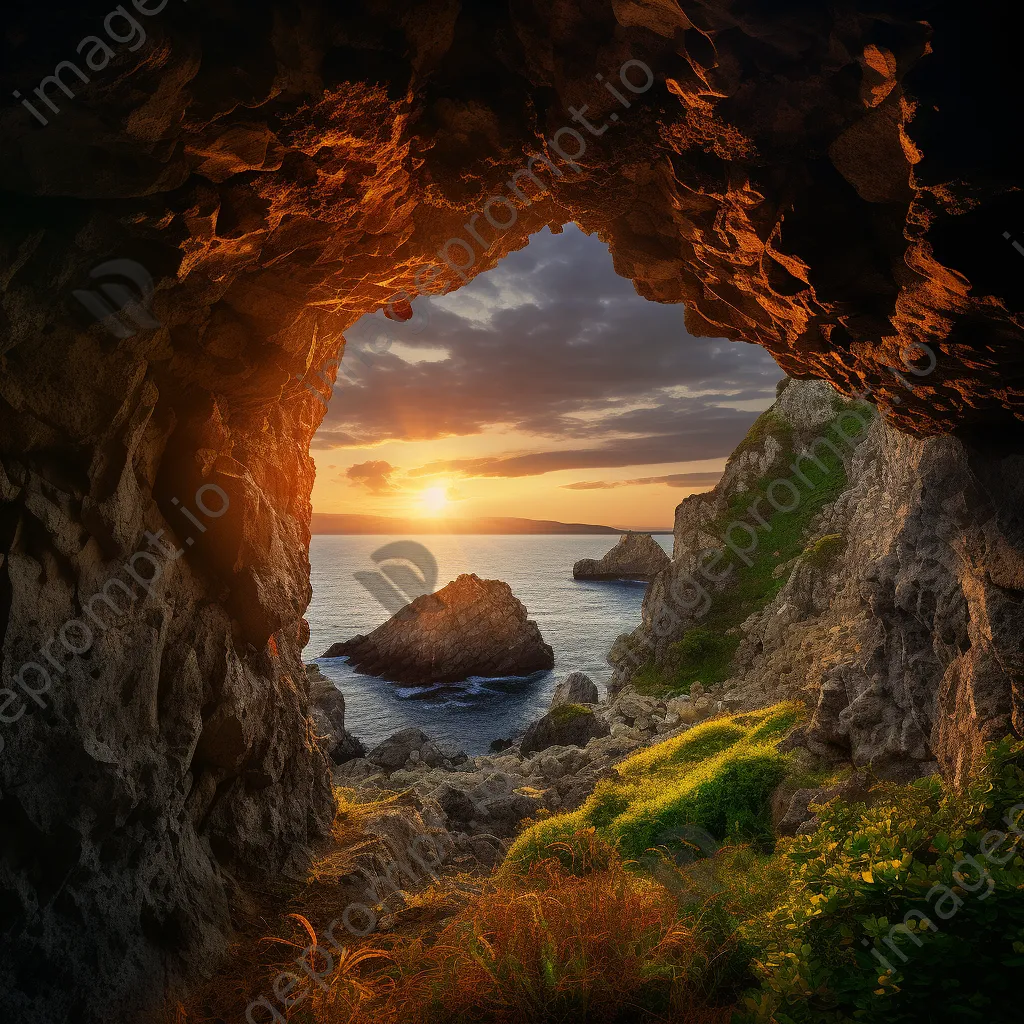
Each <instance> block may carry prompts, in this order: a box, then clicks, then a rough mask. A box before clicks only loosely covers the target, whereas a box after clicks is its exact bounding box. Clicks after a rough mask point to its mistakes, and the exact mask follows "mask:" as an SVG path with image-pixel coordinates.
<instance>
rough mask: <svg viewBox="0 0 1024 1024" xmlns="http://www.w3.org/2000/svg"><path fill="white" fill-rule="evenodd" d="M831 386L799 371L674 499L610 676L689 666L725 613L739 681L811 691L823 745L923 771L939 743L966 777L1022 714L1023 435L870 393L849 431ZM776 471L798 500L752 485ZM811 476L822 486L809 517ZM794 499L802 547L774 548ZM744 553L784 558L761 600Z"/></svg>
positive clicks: (769, 689) (770, 698)
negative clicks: (662, 559) (963, 429)
mask: <svg viewBox="0 0 1024 1024" xmlns="http://www.w3.org/2000/svg"><path fill="white" fill-rule="evenodd" d="M836 397H837V396H836V395H835V393H834V392H832V391H831V389H830V388H829V387H828V386H827V385H825V384H821V383H810V382H808V383H799V382H797V383H792V384H790V385H789V387H787V388H786V390H785V391H784V392H783V394H782V397H781V398H780V400H779V401H778V402H777V403H776V405H775V406H774V407H773V409H772V410H771V412H770V413H769V414H766V416H765V417H764V418H762V420H761V421H759V424H760V426H759V427H756V428H755V430H754V431H752V434H751V435H750V436H749V437H748V439H747V441H745V442H744V444H743V445H741V446H740V448H739V449H738V450H737V452H736V453H734V455H733V457H732V459H731V460H730V462H729V465H728V466H727V468H726V472H725V475H724V476H723V479H722V482H721V483H720V484H719V485H718V487H716V488H715V490H714V491H713V492H712V493H711V494H710V495H706V496H705V495H698V496H695V497H691V498H687V499H686V500H685V501H684V502H683V503H682V504H681V505H680V506H679V509H678V510H677V515H676V537H675V552H674V553H675V559H674V561H673V565H672V568H671V569H670V570H668V571H667V572H666V573H664V574H662V576H660V577H659V578H658V580H656V581H655V583H654V584H652V586H651V587H650V588H649V590H648V593H647V595H646V596H645V600H644V605H643V613H642V616H643V622H642V625H641V626H640V628H639V629H638V630H636V631H635V632H634V633H633V634H632V635H631V636H629V637H623V638H620V640H619V641H618V642H617V643H616V646H615V648H614V649H613V654H612V657H613V659H614V660H615V661H616V662H617V664H618V667H617V669H616V677H615V679H614V680H613V682H614V683H616V684H621V683H622V682H623V681H625V680H627V679H629V678H632V677H633V676H634V675H635V674H636V673H637V671H638V666H639V665H640V664H641V663H644V664H646V665H647V666H649V667H653V668H654V669H655V670H658V671H661V672H662V673H664V675H665V677H666V678H672V677H680V673H682V674H683V675H684V676H685V671H686V664H685V661H686V657H685V656H684V654H683V653H682V650H681V641H683V640H684V638H687V637H691V638H692V637H694V636H695V635H697V634H696V633H695V631H697V630H701V629H702V628H704V627H705V625H706V623H708V622H712V623H714V624H716V629H718V628H721V627H722V626H723V625H724V623H725V622H727V621H728V619H727V618H725V617H724V616H726V614H727V613H729V614H732V615H733V616H734V618H735V622H736V625H735V626H733V627H730V629H729V630H728V631H725V632H729V633H731V649H732V651H733V653H732V655H731V658H729V659H728V661H729V669H728V676H729V679H728V682H727V683H726V686H727V687H728V688H729V690H730V691H731V694H732V695H733V696H735V697H738V698H740V699H741V700H742V701H743V702H745V703H746V704H749V705H759V704H766V703H774V702H776V701H778V700H779V699H781V698H783V697H798V698H800V699H803V700H805V701H806V702H807V703H808V704H809V705H810V707H811V708H812V709H813V717H812V719H811V722H810V724H809V725H808V727H807V728H806V729H805V730H803V731H802V732H801V734H800V735H801V737H802V742H803V743H804V744H805V745H806V746H807V747H808V748H809V749H810V750H812V751H814V752H816V753H819V754H828V753H830V752H831V753H833V754H837V753H838V754H840V755H841V756H845V757H849V758H850V759H851V760H852V761H853V762H854V763H855V764H868V763H871V764H873V765H875V766H879V765H885V764H887V763H894V764H900V763H902V764H904V765H908V766H910V767H913V766H914V765H916V766H917V768H916V769H915V770H919V771H927V770H929V766H930V765H931V764H932V763H933V762H934V761H936V760H937V761H938V762H939V763H940V765H941V768H942V771H943V772H944V773H945V774H947V775H949V776H950V777H953V778H959V776H960V775H961V774H962V773H963V772H964V771H965V770H967V769H968V768H969V766H970V765H971V763H972V762H973V760H974V759H975V758H976V756H977V755H978V753H979V752H980V750H981V748H982V746H983V745H984V743H985V742H986V741H989V740H994V739H997V738H1000V737H1002V736H1003V735H1006V734H1008V733H1016V734H1018V735H1020V734H1021V733H1022V732H1024V646H1022V637H1024V634H1022V632H1021V629H1020V626H1019V624H1020V621H1021V616H1022V614H1024V517H1022V512H1021V509H1022V507H1024V503H1022V499H1024V483H1022V481H1024V453H1021V452H1020V451H1019V450H1013V449H1011V450H1002V451H1000V450H998V449H989V450H983V449H979V448H978V447H977V446H976V445H974V444H972V443H970V442H969V441H968V440H966V439H965V440H959V439H955V438H950V437H943V438H930V439H925V440H920V439H914V438H910V437H908V436H906V435H905V434H901V433H899V432H897V431H896V430H895V429H893V427H892V426H890V425H889V424H887V423H885V422H884V421H883V420H881V419H880V418H879V417H877V416H876V415H875V414H874V410H873V409H872V408H871V407H868V406H862V407H857V408H854V407H850V408H849V409H848V410H847V412H848V414H849V415H848V416H847V417H846V418H845V423H846V428H845V429H846V431H847V432H848V433H850V434H853V432H854V421H855V419H856V418H860V420H861V422H862V436H861V438H859V439H857V438H854V439H853V440H851V442H850V443H849V444H844V442H843V441H842V435H843V429H841V428H842V423H843V420H841V419H837V412H836V405H835V402H836ZM839 415H842V414H839ZM826 441H827V442H828V443H829V444H831V445H833V447H834V449H835V451H836V452H838V453H840V454H842V456H843V459H844V466H843V468H842V470H841V471H837V472H836V473H835V474H832V475H831V476H830V475H829V474H824V473H822V472H820V470H819V469H818V468H816V467H815V465H814V463H813V461H812V458H811V455H813V456H814V457H816V458H823V459H824V458H832V459H833V463H835V462H836V456H835V455H834V454H833V453H832V452H830V450H829V449H828V447H827V445H826V443H825V442H826ZM801 474H802V475H803V479H801ZM765 479H768V480H780V481H789V484H792V488H790V486H789V484H787V485H786V486H785V487H783V486H778V487H776V488H775V493H774V495H773V496H774V497H776V498H777V499H779V503H780V504H781V505H782V506H783V508H786V507H789V506H790V505H791V504H792V505H793V508H792V511H791V512H781V511H776V510H774V509H773V508H772V507H770V506H769V504H768V502H766V501H765V500H764V499H763V497H760V496H761V495H763V494H764V481H765ZM830 479H831V481H832V483H831V484H830V483H829V480H830ZM804 480H806V481H807V483H813V484H814V487H813V488H811V487H808V486H807V485H806V484H805V483H804ZM830 487H831V490H829V488H830ZM816 491H817V492H818V494H819V495H820V494H826V495H827V496H828V498H829V500H828V501H827V502H825V503H824V504H822V505H820V507H819V508H817V510H816V511H815V514H814V515H813V516H811V517H807V507H808V506H807V505H806V504H805V503H808V502H813V500H814V498H813V496H814V494H815V492H816ZM797 498H799V500H797ZM757 501H760V504H759V505H755V502H757ZM725 510H728V516H727V517H725V516H723V511H725ZM737 510H740V511H739V512H737ZM744 510H746V511H744ZM751 510H752V511H751ZM758 515H763V516H764V520H763V521H764V525H763V526H762V525H761V524H760V523H759V522H758V518H757V516H758ZM789 516H793V517H801V516H804V518H805V519H806V523H805V526H804V527H803V528H802V529H801V530H800V532H799V534H798V536H799V544H798V547H799V549H800V550H799V551H798V552H797V554H796V556H795V557H787V556H786V555H785V554H780V552H779V551H778V550H777V549H775V544H777V543H780V541H779V540H777V538H784V537H785V535H786V532H787V531H788V530H790V529H791V526H792V524H793V522H794V521H795V522H800V521H802V520H800V519H799V518H798V519H796V520H792V519H789V518H787V517H789ZM733 523H736V524H740V523H744V524H746V526H743V527H740V526H734V527H732V528H731V530H730V524H733ZM729 540H731V541H733V546H732V547H729V545H728V543H727V542H728V541H729ZM716 552H717V554H716ZM702 553H703V554H702ZM744 558H746V559H748V560H749V561H750V562H751V563H752V566H754V567H755V570H756V571H757V572H758V573H760V574H762V576H763V574H764V573H765V572H767V571H768V569H770V568H771V565H774V570H773V571H772V573H771V575H772V576H773V577H774V579H775V580H776V581H777V583H776V584H775V587H774V591H775V592H772V591H771V590H769V591H768V592H766V595H765V600H764V601H763V602H762V603H761V604H759V605H757V604H755V605H754V606H750V605H745V604H744V603H743V602H742V600H740V598H741V597H742V592H740V591H739V590H738V587H739V585H740V582H741V581H742V580H743V579H746V580H748V581H749V580H750V578H751V577H750V574H749V572H748V574H747V575H746V576H744V572H745V563H744V561H743V559H744ZM765 560H767V562H768V564H767V565H766V564H765ZM730 566H731V569H730ZM744 586H747V587H749V586H750V584H749V582H748V583H746V584H744ZM720 639H722V640H723V641H729V640H730V637H728V636H724V635H723V636H722V637H720ZM682 646H683V647H685V645H682ZM691 649H692V645H691ZM680 659H682V662H681V660H680Z"/></svg>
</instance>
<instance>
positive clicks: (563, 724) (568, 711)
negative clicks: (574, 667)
mask: <svg viewBox="0 0 1024 1024" xmlns="http://www.w3.org/2000/svg"><path fill="white" fill-rule="evenodd" d="M608 733H609V727H608V725H607V723H606V722H605V721H604V720H603V719H602V718H600V717H599V716H598V715H597V714H595V713H594V711H593V710H592V709H591V708H589V707H587V706H585V705H583V704H560V705H559V706H558V707H556V708H554V709H553V710H551V711H549V712H548V713H547V714H546V715H545V716H544V717H543V718H541V719H540V720H539V721H537V722H534V723H533V725H531V726H530V728H529V729H527V730H526V735H525V736H524V737H523V739H522V742H521V743H520V745H519V749H520V750H521V751H522V752H523V753H524V754H529V753H533V752H534V751H537V750H544V749H546V748H547V747H553V746H560V747H565V746H575V747H582V746H586V744H587V742H588V741H589V740H591V739H595V738H597V737H599V736H607V735H608Z"/></svg>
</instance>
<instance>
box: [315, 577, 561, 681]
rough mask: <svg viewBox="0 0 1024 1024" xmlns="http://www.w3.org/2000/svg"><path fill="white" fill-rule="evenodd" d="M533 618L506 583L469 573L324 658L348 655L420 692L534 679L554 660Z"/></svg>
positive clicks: (356, 664)
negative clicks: (473, 681)
mask: <svg viewBox="0 0 1024 1024" xmlns="http://www.w3.org/2000/svg"><path fill="white" fill-rule="evenodd" d="M526 616H527V611H526V607H525V605H523V603H522V602H521V601H519V600H517V599H516V597H515V595H514V594H513V593H512V589H511V587H509V585H508V584H507V583H503V582H502V581H501V580H482V579H480V578H479V577H478V576H476V575H462V576H459V578H458V579H456V580H454V581H452V582H451V583H449V584H448V586H446V587H444V588H442V589H441V590H439V591H438V592H437V593H436V594H425V595H423V596H422V597H418V598H416V600H415V601H413V602H412V603H411V604H408V605H406V606H405V607H404V608H403V609H402V610H401V611H399V612H397V613H396V614H395V615H393V616H392V617H391V618H390V619H388V621H387V622H385V623H384V624H383V625H382V626H378V627H377V628H376V629H375V630H374V631H373V632H372V633H370V634H369V635H368V636H355V637H353V638H352V639H351V640H347V641H345V642H344V643H337V644H334V645H333V646H332V647H330V648H329V649H328V651H327V652H326V653H325V654H324V657H325V658H342V657H347V658H348V660H349V664H350V665H352V666H353V668H355V669H357V670H358V671H360V672H365V673H367V674H369V675H375V676H380V677H381V678H383V679H390V680H392V681H394V682H397V683H407V684H410V685H413V686H429V685H430V684H432V683H454V682H459V681H460V680H463V679H468V678H469V677H470V676H520V675H528V674H529V673H531V672H537V671H539V670H542V669H549V668H551V667H552V666H553V665H554V655H553V653H552V651H551V648H550V647H549V646H548V645H547V644H546V643H544V639H543V637H542V636H541V635H540V630H539V629H538V628H537V623H535V622H533V621H531V620H530V619H528V618H527V617H526Z"/></svg>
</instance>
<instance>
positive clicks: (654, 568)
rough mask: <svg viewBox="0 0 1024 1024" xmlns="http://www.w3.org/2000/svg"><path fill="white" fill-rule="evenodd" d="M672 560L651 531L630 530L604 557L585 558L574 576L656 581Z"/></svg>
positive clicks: (587, 578)
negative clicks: (631, 531) (637, 531)
mask: <svg viewBox="0 0 1024 1024" xmlns="http://www.w3.org/2000/svg"><path fill="white" fill-rule="evenodd" d="M670 563H671V559H670V558H669V557H668V555H666V554H665V551H664V549H663V548H662V547H661V545H660V544H659V543H658V542H657V541H656V540H655V539H654V538H653V537H652V536H651V535H650V534H649V533H626V534H623V535H622V536H621V537H620V538H619V541H618V543H617V544H616V545H615V547H613V548H612V549H611V551H609V552H608V553H607V554H606V555H605V556H604V557H603V558H596V559H595V558H581V559H580V560H579V561H578V562H577V563H576V564H575V565H574V566H573V567H572V575H573V578H574V579H578V580H652V579H654V577H655V576H657V575H658V573H659V572H661V571H662V569H667V568H668V566H669V564H670Z"/></svg>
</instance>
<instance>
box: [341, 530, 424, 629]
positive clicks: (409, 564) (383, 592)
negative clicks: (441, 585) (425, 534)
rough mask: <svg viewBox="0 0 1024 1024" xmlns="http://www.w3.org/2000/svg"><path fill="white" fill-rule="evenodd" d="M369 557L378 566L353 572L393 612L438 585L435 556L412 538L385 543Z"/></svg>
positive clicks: (379, 601) (362, 584)
mask: <svg viewBox="0 0 1024 1024" xmlns="http://www.w3.org/2000/svg"><path fill="white" fill-rule="evenodd" d="M370 558H372V559H373V560H374V562H376V563H377V564H378V565H379V566H380V569H378V570H377V571H376V572H356V573H353V574H352V575H353V576H354V577H355V578H356V580H358V581H359V584H360V586H362V587H363V588H364V589H365V590H367V591H369V593H370V594H372V595H373V596H374V597H375V598H376V599H377V601H378V603H379V604H381V605H383V606H384V608H385V609H387V611H389V612H391V614H392V615H394V614H395V613H396V612H399V611H401V610H402V609H403V608H404V607H405V606H406V605H407V604H410V603H411V602H412V601H415V600H416V598H417V597H422V596H423V595H424V594H432V593H433V592H434V590H435V588H436V587H437V559H436V558H434V556H433V555H432V554H431V553H430V551H429V549H428V548H426V547H424V546H423V545H422V544H418V543H417V542H416V541H414V540H397V541H395V542H394V543H392V544H385V545H384V547H382V548H377V550H376V551H374V552H373V554H371V555H370Z"/></svg>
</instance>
